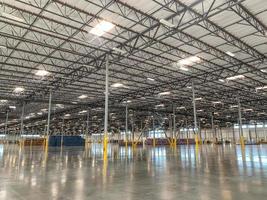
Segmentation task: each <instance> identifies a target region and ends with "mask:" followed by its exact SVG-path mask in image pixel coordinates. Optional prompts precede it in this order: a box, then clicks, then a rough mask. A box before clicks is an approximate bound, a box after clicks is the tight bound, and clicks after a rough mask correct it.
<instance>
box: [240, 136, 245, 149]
mask: <svg viewBox="0 0 267 200" xmlns="http://www.w3.org/2000/svg"><path fill="white" fill-rule="evenodd" d="M240 144H241V147H242V148H244V147H245V140H244V137H243V136H241V137H240Z"/></svg>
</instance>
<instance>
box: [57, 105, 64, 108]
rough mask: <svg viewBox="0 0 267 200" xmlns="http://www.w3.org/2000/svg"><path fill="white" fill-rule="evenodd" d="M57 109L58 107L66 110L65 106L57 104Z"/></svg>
mask: <svg viewBox="0 0 267 200" xmlns="http://www.w3.org/2000/svg"><path fill="white" fill-rule="evenodd" d="M56 107H58V108H64V105H63V104H56Z"/></svg>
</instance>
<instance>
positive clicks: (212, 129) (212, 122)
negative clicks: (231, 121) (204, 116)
mask: <svg viewBox="0 0 267 200" xmlns="http://www.w3.org/2000/svg"><path fill="white" fill-rule="evenodd" d="M211 131H212V136H213V142H214V143H216V142H217V139H216V136H215V131H214V118H213V113H211Z"/></svg>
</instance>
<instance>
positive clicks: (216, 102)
mask: <svg viewBox="0 0 267 200" xmlns="http://www.w3.org/2000/svg"><path fill="white" fill-rule="evenodd" d="M212 103H213V104H221V103H222V102H221V101H213V102H212Z"/></svg>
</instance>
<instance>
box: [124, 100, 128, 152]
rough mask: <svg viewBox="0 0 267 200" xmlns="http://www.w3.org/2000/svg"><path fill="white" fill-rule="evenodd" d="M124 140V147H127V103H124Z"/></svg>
mask: <svg viewBox="0 0 267 200" xmlns="http://www.w3.org/2000/svg"><path fill="white" fill-rule="evenodd" d="M124 141H125V147H126V148H127V147H128V104H127V103H126V106H125V137H124Z"/></svg>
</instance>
